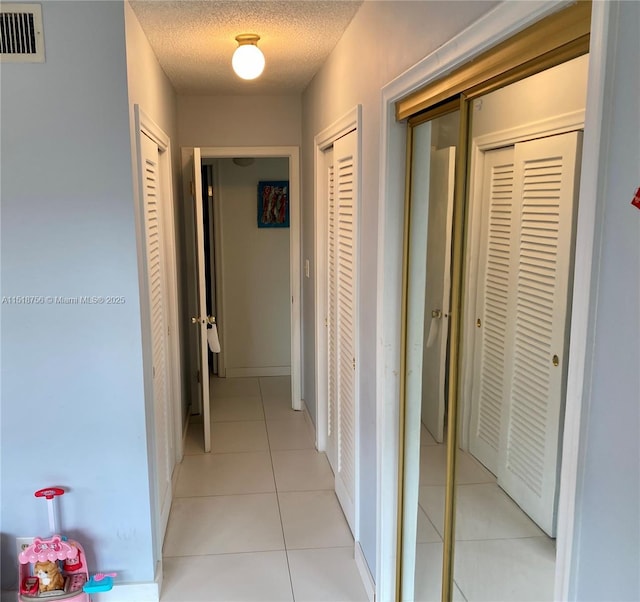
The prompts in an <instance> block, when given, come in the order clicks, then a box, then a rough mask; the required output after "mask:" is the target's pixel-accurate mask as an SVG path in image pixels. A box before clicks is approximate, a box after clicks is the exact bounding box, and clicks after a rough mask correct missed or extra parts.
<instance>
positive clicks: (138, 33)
mask: <svg viewBox="0 0 640 602" xmlns="http://www.w3.org/2000/svg"><path fill="white" fill-rule="evenodd" d="M124 11H125V36H126V55H127V84H128V93H129V123H130V140H131V160H132V173H133V198H134V210H135V211H136V215H137V220H138V221H137V227H138V239H139V240H138V248H139V251H140V253H141V255H140V256H142V255H143V253H144V252H143V251H142V248H143V247H142V244H143V236H144V235H143V230H144V226H143V221H144V220H143V217H142V213H141V211H140V207H141V206H142V200H141V199H140V194H139V185H140V183H139V177H138V150H137V132H136V122H135V105H136V104H137V105H139V107H140V109H141V110H142V111H143V112H144V113H145V114H146V115H147V116H148V117H150V118H151V119H152V120H153V121H154V122H155V123H156V124H157V125H158V126H159V127H160V128H161V129H162V130H163V131H164V132H165V134H167V135H168V137H169V140H170V145H171V151H170V152H171V154H172V157H171V159H169V161H168V164H169V165H170V166H171V168H172V169H173V172H174V175H173V178H172V182H173V198H167V199H163V202H164V203H165V204H164V206H165V207H166V208H167V209H166V210H164V213H163V216H164V218H165V219H166V218H167V216H168V215H170V213H171V212H170V210H169V209H170V208H171V205H172V204H173V212H174V213H175V215H176V216H178V217H179V216H180V215H181V211H179V209H180V205H179V204H178V202H179V198H180V197H179V195H178V194H177V192H178V189H179V178H178V177H177V174H178V166H179V157H180V155H179V149H178V143H177V138H178V135H177V110H176V94H175V91H174V89H173V86H172V85H171V83H170V82H169V79H168V78H167V76H166V75H165V73H164V71H163V70H162V68H161V67H160V64H159V63H158V60H157V58H156V56H155V54H154V53H153V50H152V49H151V46H150V44H149V42H148V40H147V38H146V36H145V34H144V32H143V30H142V27H141V26H140V22H139V21H138V18H137V17H136V15H135V13H134V12H133V10H132V8H131V6H130V5H129V2H128V0H127V1H126V2H125V4H124ZM174 234H175V240H176V248H175V249H172V248H169V247H167V248H165V250H166V252H167V257H166V258H165V260H164V261H165V266H166V269H167V270H169V269H170V266H171V265H172V261H173V258H172V257H169V254H171V255H174V254H175V253H176V251H177V254H178V258H177V262H176V263H177V266H176V267H177V270H178V274H177V282H178V283H180V266H181V261H180V256H181V255H182V254H183V253H184V251H183V249H182V246H181V236H180V234H181V229H180V228H179V223H178V222H177V221H176V223H175V228H174ZM169 239H170V236H169V233H168V232H167V233H165V240H166V241H167V240H169ZM139 265H140V269H141V274H142V273H143V272H142V264H141V263H140V264H139ZM145 278H146V276H144V275H143V276H142V281H141V291H142V292H141V295H142V297H141V298H142V299H143V300H144V301H143V306H142V311H141V318H142V328H143V345H145V342H146V345H149V341H150V339H151V333H150V328H149V324H150V322H149V320H150V318H149V312H148V311H147V307H146V304H147V299H148V289H147V283H146V281H145ZM182 290H184V288H183V287H181V286H179V284H178V291H182ZM169 295H171V292H170V291H169ZM179 297H180V296H179ZM179 297H178V298H179ZM176 309H177V311H178V313H179V316H178V332H173V331H174V330H175V329H174V328H172V329H171V330H172V332H173V336H175V337H177V341H178V345H180V342H179V341H180V334H181V332H182V331H181V330H180V327H181V326H182V325H186V324H188V319H187V318H185V316H184V315H183V313H182V312H181V311H180V303H179V307H178V308H176ZM146 353H147V354H148V355H147V357H146V358H145V359H146V363H145V364H144V365H143V367H144V368H145V370H146V374H145V379H146V383H145V385H146V388H145V398H146V412H147V428H148V438H147V449H148V453H149V457H151V458H153V459H154V460H155V458H156V451H155V445H156V444H155V438H154V437H155V433H154V431H153V429H154V428H155V424H156V421H155V420H154V417H153V416H154V405H153V380H152V378H153V377H152V375H151V371H152V365H151V352H150V347H149V348H148V350H147V351H146ZM181 355H182V358H183V360H182V361H183V362H184V361H186V359H185V358H186V357H187V348H186V344H185V343H183V344H182V353H181ZM178 373H180V372H179V371H178ZM186 383H187V380H186V378H182V383H180V385H179V389H178V391H176V390H175V389H173V387H172V389H173V391H175V392H176V394H179V392H181V395H180V398H179V399H175V398H174V396H173V395H171V402H172V404H173V403H176V404H181V405H182V412H181V415H182V416H183V419H184V418H185V417H186V412H187V403H188V401H187V400H188V395H187V391H186ZM173 407H174V406H173V405H172V406H171V414H170V415H171V416H174V413H173ZM175 427H176V429H177V432H178V434H182V432H183V428H182V427H183V425H182V422H180V423H179V424H176V425H175ZM170 461H171V468H173V466H174V458H171V459H170ZM149 470H150V480H151V482H152V483H155V481H154V474H153V470H154V466H153V464H152V465H151V466H150V467H149ZM152 487H153V495H155V493H156V486H155V485H152ZM152 520H153V521H154V523H155V521H156V520H157V518H156V516H155V505H154V506H152ZM154 537H155V531H154ZM154 542H155V540H154ZM160 547H161V542H160V545H157V543H154V550H156V551H157V550H159V549H160ZM156 556H159V554H158V553H157V552H156ZM155 560H156V561H158V560H160V558H159V557H156V558H155Z"/></svg>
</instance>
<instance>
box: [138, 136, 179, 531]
mask: <svg viewBox="0 0 640 602" xmlns="http://www.w3.org/2000/svg"><path fill="white" fill-rule="evenodd" d="M140 140H141V174H140V175H141V177H142V179H143V194H144V219H145V224H144V226H145V235H146V236H145V238H146V249H145V251H146V269H147V278H148V287H149V306H150V321H151V348H152V362H153V369H152V376H153V414H154V427H155V454H156V471H157V488H158V489H157V491H158V502H159V514H160V536H161V538H164V533H165V530H166V526H167V521H168V519H169V509H170V508H171V494H172V491H171V474H172V471H173V461H172V458H173V433H172V422H171V415H170V412H171V407H170V403H169V401H170V396H169V381H168V380H169V370H168V341H167V336H168V331H167V316H166V292H165V286H166V284H165V282H166V281H165V266H164V249H163V231H162V224H163V221H162V199H161V185H160V178H159V160H158V146H157V144H156V143H155V142H153V141H152V140H151V139H150V138H148V137H147V136H146V135H144V134H141V135H140Z"/></svg>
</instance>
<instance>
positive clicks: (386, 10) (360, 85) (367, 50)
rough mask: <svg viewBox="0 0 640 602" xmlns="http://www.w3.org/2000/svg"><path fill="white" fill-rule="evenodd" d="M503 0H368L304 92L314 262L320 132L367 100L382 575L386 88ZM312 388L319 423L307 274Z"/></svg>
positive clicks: (367, 237)
mask: <svg viewBox="0 0 640 602" xmlns="http://www.w3.org/2000/svg"><path fill="white" fill-rule="evenodd" d="M495 4H496V3H495V2H421V1H418V2H404V1H381V2H365V3H363V5H362V7H361V9H360V10H359V11H358V13H357V14H356V16H355V17H354V19H353V21H352V22H351V23H350V25H349V27H348V28H347V30H346V31H345V33H344V35H343V37H342V38H341V40H340V41H339V42H338V44H337V45H336V47H335V49H334V51H333V52H332V53H331V55H330V57H329V59H328V60H327V62H326V63H325V64H324V65H323V67H322V69H321V70H320V71H319V72H318V73H317V74H316V76H315V77H314V79H313V80H312V82H311V83H310V84H309V86H308V87H307V89H306V90H305V92H304V94H303V101H302V119H303V122H302V123H303V137H302V141H303V153H302V157H303V158H302V182H303V194H302V204H303V207H302V214H303V231H302V240H303V260H304V259H306V258H308V259H310V263H311V265H313V264H314V234H313V186H314V180H313V178H314V172H313V157H314V155H313V137H314V136H315V135H316V134H318V133H319V132H321V131H322V130H323V129H325V128H327V127H328V126H329V125H331V124H332V123H333V122H334V121H336V120H337V119H339V118H340V117H342V116H343V115H344V114H346V113H347V112H348V111H349V110H351V109H352V108H353V107H354V106H356V105H357V104H362V119H363V121H362V123H363V127H362V153H361V162H362V172H361V176H362V177H361V182H362V187H361V194H362V198H361V207H360V219H359V228H360V234H359V240H360V243H359V245H360V247H359V257H360V260H359V264H358V269H359V278H360V286H359V291H358V295H359V305H358V308H357V315H358V325H359V332H360V340H359V348H360V358H359V361H360V375H361V381H360V395H361V399H360V403H361V424H360V449H359V450H358V451H359V453H360V458H361V463H360V470H361V479H360V487H361V496H360V499H361V504H360V521H361V527H360V538H361V545H362V548H363V551H364V553H365V556H366V560H367V562H368V564H369V568H370V569H371V571H372V573H373V574H375V553H376V548H375V545H376V502H375V500H376V427H375V417H376V408H375V405H376V403H375V399H376V391H375V382H376V369H375V365H376V344H377V340H376V329H375V327H374V325H375V323H376V303H375V301H376V272H377V265H376V259H375V258H376V254H377V241H378V231H377V229H378V219H377V216H378V186H379V177H378V176H379V158H380V147H379V145H380V108H381V93H380V91H381V88H382V87H383V86H384V85H385V84H387V83H388V82H389V81H390V80H392V79H394V78H395V77H397V76H398V75H400V74H401V73H402V72H403V71H404V70H406V69H407V68H409V67H410V66H411V65H413V64H414V63H416V62H417V61H418V60H419V59H421V58H423V57H424V56H426V55H427V54H429V53H430V52H432V51H433V50H435V49H436V48H438V47H439V46H440V45H442V44H443V43H444V42H445V41H447V40H448V39H450V38H451V37H453V36H454V35H455V34H456V33H458V32H460V31H461V30H462V29H464V28H465V27H466V26H467V25H469V24H470V23H472V22H473V21H475V20H476V19H477V18H478V17H479V16H480V15H482V14H484V13H485V12H487V11H488V10H489V9H490V8H491V7H492V6H494V5H495ZM303 282H304V284H303V287H304V289H303V330H304V333H305V336H304V365H303V369H304V379H303V383H304V391H303V397H304V399H305V401H306V404H307V407H308V409H309V411H310V413H311V415H312V417H313V419H314V421H315V395H314V378H315V376H314V366H315V340H314V334H313V333H314V324H315V316H314V295H315V291H314V286H313V283H314V278H313V274H311V277H310V278H309V279H307V278H305V279H303Z"/></svg>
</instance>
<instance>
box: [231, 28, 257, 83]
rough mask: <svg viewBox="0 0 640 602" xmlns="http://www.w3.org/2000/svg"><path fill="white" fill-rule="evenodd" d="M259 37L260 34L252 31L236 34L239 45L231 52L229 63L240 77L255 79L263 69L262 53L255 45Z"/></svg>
mask: <svg viewBox="0 0 640 602" xmlns="http://www.w3.org/2000/svg"><path fill="white" fill-rule="evenodd" d="M259 39H260V36H257V35H256V34H253V33H243V34H241V35H239V36H236V41H237V42H238V44H239V46H238V47H237V48H236V51H235V52H234V53H233V58H232V59H231V65H232V66H233V70H234V71H235V72H236V74H237V75H238V76H239V77H241V78H242V79H255V78H256V77H258V76H259V75H260V74H261V73H262V71H263V70H264V54H262V51H261V50H260V48H258V46H257V45H256V44H257V42H258V40H259Z"/></svg>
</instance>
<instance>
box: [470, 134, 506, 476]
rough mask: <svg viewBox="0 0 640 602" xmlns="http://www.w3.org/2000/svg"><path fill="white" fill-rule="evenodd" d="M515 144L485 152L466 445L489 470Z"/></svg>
mask: <svg viewBox="0 0 640 602" xmlns="http://www.w3.org/2000/svg"><path fill="white" fill-rule="evenodd" d="M513 153H514V149H513V146H510V147H507V148H501V149H497V150H494V151H488V152H486V153H484V177H483V182H482V196H481V205H482V209H483V214H482V222H481V225H480V236H481V242H480V248H481V252H480V257H479V261H478V283H479V284H478V292H477V298H476V315H477V319H476V327H477V332H478V335H479V336H477V337H476V338H475V347H474V357H475V364H474V378H473V390H472V395H471V429H470V434H469V451H471V453H472V454H473V455H474V456H475V457H476V458H478V460H480V461H481V462H482V463H483V464H484V465H485V466H486V467H487V468H488V469H489V470H490V471H491V472H492V473H493V474H497V471H498V449H499V447H500V433H501V429H502V416H503V412H504V409H503V408H504V405H505V403H506V402H505V399H506V395H507V393H506V377H505V366H506V364H507V361H508V357H509V352H508V349H507V347H508V346H509V345H510V343H509V340H510V337H511V334H510V332H509V328H510V326H509V323H510V319H511V318H510V317H509V295H510V286H511V282H512V254H513V251H512V246H513V244H512V238H513V211H514V209H513Z"/></svg>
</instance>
